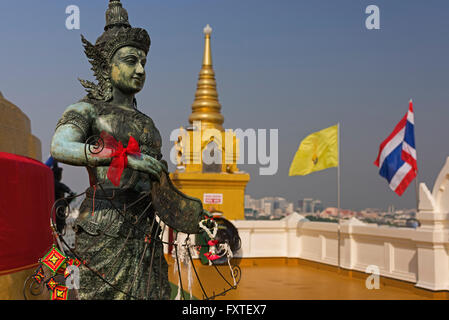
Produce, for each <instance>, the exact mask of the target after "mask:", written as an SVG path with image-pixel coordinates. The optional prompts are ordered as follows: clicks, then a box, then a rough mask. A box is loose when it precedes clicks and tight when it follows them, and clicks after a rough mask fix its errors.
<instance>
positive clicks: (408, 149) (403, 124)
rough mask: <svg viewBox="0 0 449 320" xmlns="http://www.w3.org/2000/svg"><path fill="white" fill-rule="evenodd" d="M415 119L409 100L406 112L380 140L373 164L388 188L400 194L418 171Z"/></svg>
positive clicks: (411, 103)
mask: <svg viewBox="0 0 449 320" xmlns="http://www.w3.org/2000/svg"><path fill="white" fill-rule="evenodd" d="M414 131H415V121H414V114H413V102H412V100H410V104H409V109H408V112H407V114H406V115H405V116H404V117H403V118H402V119H401V121H399V123H398V124H397V125H396V127H395V128H394V130H393V132H392V133H391V134H390V135H389V136H388V138H387V139H386V140H385V141H384V142H382V144H381V145H380V148H379V155H378V156H377V159H376V161H375V162H374V164H375V165H376V166H378V167H379V168H380V170H379V174H380V175H381V176H382V177H384V178H385V179H387V181H388V183H389V184H390V188H391V189H392V190H393V191H394V192H396V193H397V194H398V195H399V196H401V195H402V194H403V193H404V191H405V189H407V187H408V185H409V184H410V182H412V180H413V179H414V178H415V177H416V175H417V172H418V165H417V162H416V149H415V133H414Z"/></svg>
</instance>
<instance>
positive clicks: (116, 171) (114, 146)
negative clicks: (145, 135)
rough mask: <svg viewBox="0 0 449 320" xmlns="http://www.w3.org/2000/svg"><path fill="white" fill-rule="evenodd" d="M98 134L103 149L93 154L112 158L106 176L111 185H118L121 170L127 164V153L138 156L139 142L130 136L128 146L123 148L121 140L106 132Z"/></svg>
mask: <svg viewBox="0 0 449 320" xmlns="http://www.w3.org/2000/svg"><path fill="white" fill-rule="evenodd" d="M100 136H101V139H103V142H104V149H103V151H102V152H100V153H99V154H97V155H94V156H97V157H107V158H112V162H111V165H110V166H109V170H108V174H107V177H108V179H109V180H110V181H111V182H112V184H113V185H115V186H117V187H118V186H119V185H120V179H121V177H122V173H123V170H125V168H126V167H127V166H128V155H134V156H140V148H139V144H138V143H137V141H136V139H134V138H133V137H132V136H130V137H129V141H128V146H127V147H126V148H124V147H123V144H122V142H121V141H118V142H117V140H115V138H114V137H113V136H111V135H110V134H108V133H107V132H105V131H103V132H102V133H101V135H100Z"/></svg>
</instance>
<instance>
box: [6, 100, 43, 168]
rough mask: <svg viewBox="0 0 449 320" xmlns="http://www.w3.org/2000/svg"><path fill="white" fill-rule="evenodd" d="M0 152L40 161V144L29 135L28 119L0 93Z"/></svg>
mask: <svg viewBox="0 0 449 320" xmlns="http://www.w3.org/2000/svg"><path fill="white" fill-rule="evenodd" d="M0 114H1V115H2V116H1V118H0V152H8V153H14V154H17V155H20V156H26V157H30V158H33V159H36V160H39V161H41V160H42V151H41V142H40V140H39V139H38V138H36V137H35V136H33V135H32V134H31V122H30V119H29V118H28V117H27V116H26V115H25V114H24V113H23V112H22V111H21V110H20V109H19V108H18V107H17V106H15V105H14V104H12V103H11V102H9V101H8V100H6V99H5V98H4V97H3V95H2V94H1V93H0Z"/></svg>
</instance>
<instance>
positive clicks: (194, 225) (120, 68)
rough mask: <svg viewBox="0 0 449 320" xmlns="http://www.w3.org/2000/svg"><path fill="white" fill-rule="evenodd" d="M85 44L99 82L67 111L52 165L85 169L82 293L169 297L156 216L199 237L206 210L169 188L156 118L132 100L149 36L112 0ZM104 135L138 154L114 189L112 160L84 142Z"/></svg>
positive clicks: (80, 224)
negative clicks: (133, 144)
mask: <svg viewBox="0 0 449 320" xmlns="http://www.w3.org/2000/svg"><path fill="white" fill-rule="evenodd" d="M82 42H83V44H84V48H85V53H86V55H87V57H88V59H89V61H90V62H91V64H92V70H93V71H94V75H95V77H96V79H97V83H93V82H90V81H84V80H81V84H82V85H83V86H84V87H85V88H86V91H87V96H86V97H85V98H84V99H82V100H81V101H80V102H78V103H75V104H73V105H71V106H69V107H68V108H67V109H66V111H65V112H64V114H63V115H62V117H61V119H60V120H59V122H58V124H57V126H56V131H55V134H54V136H53V140H52V145H51V153H52V156H53V157H54V158H55V159H56V160H58V161H60V162H62V163H66V164H70V165H75V166H86V167H87V168H88V172H89V177H90V183H91V187H90V188H89V189H88V190H87V191H86V198H85V199H84V201H83V203H82V205H81V207H80V215H79V217H78V219H77V221H76V224H77V228H78V231H77V239H76V248H75V250H74V252H73V254H74V255H76V257H78V258H80V259H82V260H83V261H84V264H83V266H82V268H81V269H80V279H81V288H80V291H79V296H80V298H81V299H168V298H169V297H170V286H169V282H168V274H167V272H168V271H167V263H166V261H165V258H164V255H163V243H162V241H161V240H160V239H161V238H162V234H161V233H162V232H164V231H163V229H161V225H160V222H159V221H158V220H157V219H156V214H157V215H159V217H160V218H161V220H162V221H163V222H165V223H166V224H167V225H169V226H171V227H173V228H175V229H176V230H178V231H183V232H187V233H197V232H199V228H198V223H199V221H200V220H201V219H202V217H203V216H204V214H205V213H204V212H203V209H202V204H201V201H200V200H198V199H193V198H190V197H187V196H185V195H184V194H182V193H181V192H179V191H178V190H176V188H175V187H173V185H172V184H171V181H170V180H169V177H168V174H167V164H166V162H165V161H164V160H162V154H161V146H162V139H161V136H160V133H159V131H158V129H157V128H156V126H155V124H154V122H153V120H152V119H151V118H150V117H149V116H147V115H145V114H144V113H142V112H140V111H139V110H137V102H136V99H135V95H136V94H137V93H138V92H139V91H141V90H142V88H143V86H144V83H145V78H146V74H145V64H146V62H147V54H148V51H149V48H150V43H151V41H150V37H149V35H148V33H147V32H146V31H145V30H144V29H139V28H132V27H131V26H130V24H129V22H128V14H127V12H126V10H125V9H124V8H123V7H122V5H121V3H120V1H118V0H111V1H110V2H109V9H108V11H107V13H106V27H105V32H104V33H103V34H102V35H101V36H100V37H99V38H98V40H97V41H96V43H95V45H94V44H91V43H90V42H89V41H87V40H86V39H85V38H84V37H83V38H82ZM103 132H105V133H107V134H109V135H111V136H113V137H114V138H115V139H116V140H117V141H119V142H121V143H122V144H123V146H124V147H125V148H126V147H127V144H128V141H129V138H130V137H131V136H132V137H133V138H134V139H136V141H137V142H138V144H139V147H140V150H141V156H140V157H136V156H131V155H128V156H127V160H128V164H127V167H126V168H125V169H124V171H123V174H122V176H121V180H120V185H119V186H115V185H113V184H112V183H111V181H109V180H108V178H107V172H108V170H109V166H110V164H111V158H109V157H99V156H98V155H96V154H95V152H93V150H94V149H95V148H92V146H90V143H89V142H95V138H94V139H93V140H92V139H90V138H92V137H100V136H101V134H102V133H103ZM86 146H88V147H87V148H86ZM86 150H87V151H86ZM206 214H207V213H206Z"/></svg>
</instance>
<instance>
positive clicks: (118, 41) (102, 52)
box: [79, 0, 151, 101]
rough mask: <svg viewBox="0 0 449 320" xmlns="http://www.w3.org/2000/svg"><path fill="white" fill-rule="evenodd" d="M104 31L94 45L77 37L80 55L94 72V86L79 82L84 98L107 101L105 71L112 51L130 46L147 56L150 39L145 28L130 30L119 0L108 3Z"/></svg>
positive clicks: (108, 91)
mask: <svg viewBox="0 0 449 320" xmlns="http://www.w3.org/2000/svg"><path fill="white" fill-rule="evenodd" d="M104 30H105V31H104V33H103V34H102V35H101V36H100V37H99V38H98V39H97V41H96V42H95V45H93V44H92V43H90V42H89V41H87V40H86V39H85V38H84V37H83V36H82V35H81V41H82V42H83V45H84V52H85V53H86V56H87V58H88V59H89V62H90V63H91V65H92V68H91V69H92V71H94V76H95V78H96V79H97V81H98V84H95V83H93V82H91V81H87V80H81V79H79V80H80V82H81V84H82V85H83V87H84V88H86V91H87V93H88V95H87V96H88V98H90V99H96V100H101V101H109V100H111V99H112V84H111V81H110V79H109V75H108V68H109V64H110V61H111V59H112V57H113V56H114V54H115V52H117V50H119V49H120V48H122V47H126V46H132V47H135V48H139V49H142V50H143V51H145V53H147V54H148V51H149V50H150V44H151V40H150V36H149V35H148V33H147V31H146V30H145V29H141V28H132V27H131V25H130V24H129V21H128V12H127V11H126V9H124V8H123V7H122V4H121V3H120V0H109V8H108V10H107V11H106V26H105V27H104Z"/></svg>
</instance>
